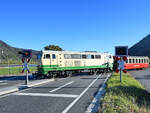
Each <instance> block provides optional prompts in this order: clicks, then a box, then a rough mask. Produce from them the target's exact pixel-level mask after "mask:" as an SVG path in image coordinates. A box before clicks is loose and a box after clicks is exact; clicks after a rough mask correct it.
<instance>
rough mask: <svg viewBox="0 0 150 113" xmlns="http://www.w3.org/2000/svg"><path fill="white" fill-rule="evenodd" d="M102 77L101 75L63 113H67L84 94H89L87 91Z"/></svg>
mask: <svg viewBox="0 0 150 113" xmlns="http://www.w3.org/2000/svg"><path fill="white" fill-rule="evenodd" d="M100 76H101V75H99V76H98V77H97V78H96V79H95V80H93V82H92V83H91V84H90V85H89V86H88V87H87V88H86V89H85V90H84V91H83V92H82V93H81V94H80V95H79V96H78V97H77V98H76V99H75V100H74V101H73V102H72V103H71V104H69V106H68V107H67V108H66V109H65V110H64V111H63V112H62V113H67V112H68V111H69V110H70V109H71V108H72V106H73V105H74V104H75V103H76V102H77V101H78V100H79V99H80V98H81V97H82V96H83V95H84V93H86V92H87V90H88V89H89V88H90V87H91V86H92V85H93V84H94V83H95V82H96V81H97V80H98V79H99V77H100Z"/></svg>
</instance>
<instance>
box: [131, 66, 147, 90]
mask: <svg viewBox="0 0 150 113" xmlns="http://www.w3.org/2000/svg"><path fill="white" fill-rule="evenodd" d="M129 73H130V74H132V76H133V77H134V78H135V79H137V80H138V81H139V82H140V83H141V84H142V85H143V86H144V87H145V88H146V89H147V90H148V91H149V92H150V68H147V69H143V70H132V71H129Z"/></svg>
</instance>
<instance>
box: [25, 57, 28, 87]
mask: <svg viewBox="0 0 150 113" xmlns="http://www.w3.org/2000/svg"><path fill="white" fill-rule="evenodd" d="M25 63H26V68H27V67H28V63H27V59H25ZM28 83H29V79H28V70H27V69H26V80H25V85H28Z"/></svg>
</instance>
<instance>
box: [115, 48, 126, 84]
mask: <svg viewBox="0 0 150 113" xmlns="http://www.w3.org/2000/svg"><path fill="white" fill-rule="evenodd" d="M127 56H128V46H116V47H115V57H114V59H115V60H116V61H117V63H118V67H117V69H116V72H117V73H118V72H119V71H120V83H122V71H123V72H124V73H127V70H126V69H125V68H124V64H125V61H126V60H127Z"/></svg>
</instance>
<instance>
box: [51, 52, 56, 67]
mask: <svg viewBox="0 0 150 113" xmlns="http://www.w3.org/2000/svg"><path fill="white" fill-rule="evenodd" d="M51 65H52V66H58V55H57V54H52V55H51Z"/></svg>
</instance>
